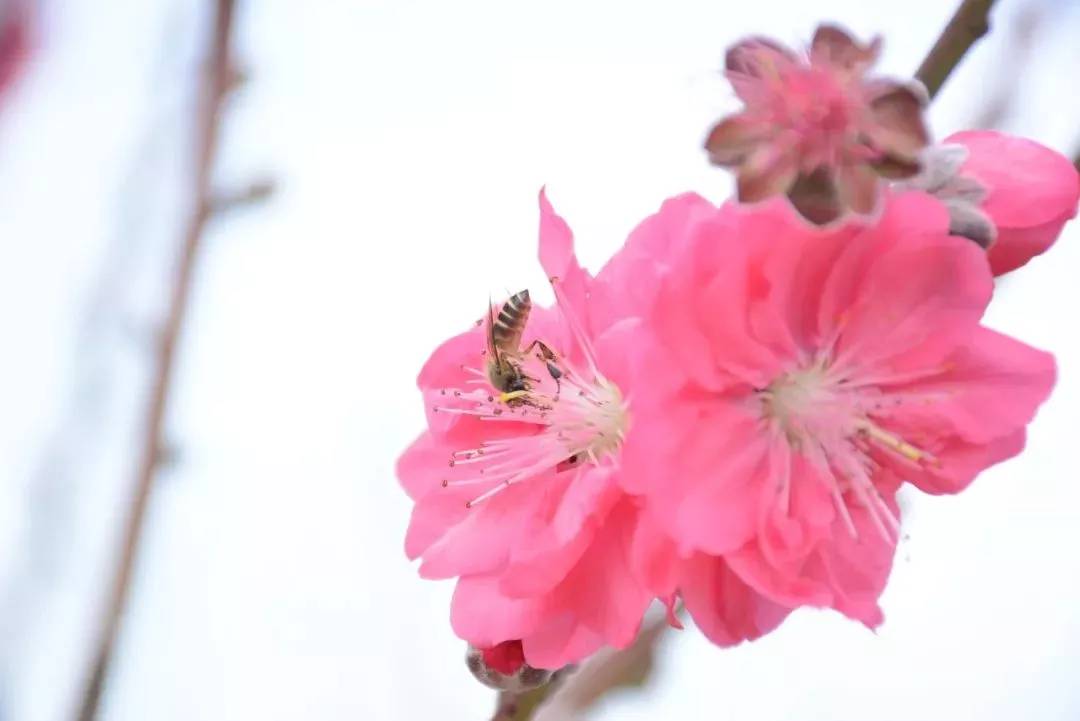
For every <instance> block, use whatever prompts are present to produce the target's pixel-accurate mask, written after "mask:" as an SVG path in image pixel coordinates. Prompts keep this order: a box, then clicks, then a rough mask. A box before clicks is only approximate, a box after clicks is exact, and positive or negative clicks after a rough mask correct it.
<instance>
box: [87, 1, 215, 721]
mask: <svg viewBox="0 0 1080 721" xmlns="http://www.w3.org/2000/svg"><path fill="white" fill-rule="evenodd" d="M234 4H235V2H234V0H215V5H216V9H215V13H214V19H213V26H212V29H211V32H212V40H211V45H210V51H209V57H208V59H207V67H206V69H205V71H204V72H205V75H204V78H203V81H202V82H201V83H200V85H199V92H200V96H199V103H198V107H197V109H196V113H197V115H196V122H197V128H196V133H197V135H196V139H195V153H196V156H195V170H194V177H193V179H192V186H193V201H192V202H193V206H192V210H191V215H190V217H189V219H188V222H187V227H186V229H185V231H184V236H183V245H182V246H181V249H180V257H179V261H178V265H177V269H176V274H175V275H174V277H173V283H172V288H171V289H170V297H169V305H168V310H167V315H166V317H165V322H164V325H163V327H162V328H161V331H160V333H159V336H158V343H157V348H156V357H155V361H156V370H155V374H154V380H153V386H152V390H151V395H150V400H149V403H148V407H147V411H146V419H145V432H144V435H143V443H142V450H141V456H140V460H139V467H138V474H137V476H136V481H135V488H134V491H133V493H134V495H133V496H132V499H131V504H130V506H129V508H128V509H127V518H126V521H125V525H124V532H123V539H122V541H121V547H120V558H119V560H118V561H117V566H116V570H115V572H114V574H113V578H112V581H111V588H110V596H109V600H108V605H107V606H106V607H105V609H104V611H103V618H102V620H101V627H100V629H99V630H98V634H99V635H98V639H97V642H96V646H95V648H94V653H93V656H92V657H91V659H90V663H91V666H90V669H89V673H88V674H87V678H86V686H85V688H84V689H83V695H82V699H81V701H80V705H79V710H78V716H77V717H76V718H77V719H79V721H94V719H95V718H97V715H98V708H99V706H100V705H101V696H102V692H103V691H104V687H105V682H106V679H107V678H108V674H109V668H110V666H111V665H112V661H113V657H114V655H115V647H116V638H117V634H118V633H119V630H120V624H121V621H122V618H123V615H124V609H125V607H126V606H127V598H128V594H129V591H130V587H131V579H132V572H133V569H134V566H135V560H136V557H137V555H138V547H139V539H140V538H141V537H142V530H143V525H144V521H145V518H146V507H147V503H148V501H149V498H150V490H151V488H152V486H153V482H154V476H155V475H156V471H157V468H158V465H159V463H160V459H161V450H162V448H161V447H162V442H161V433H162V427H163V424H164V418H165V409H166V405H167V401H168V396H169V388H170V385H171V381H172V375H173V365H174V359H175V355H176V345H177V340H178V338H179V335H180V329H181V327H182V325H183V320H184V315H185V310H186V308H187V300H188V296H189V293H190V289H191V283H192V277H193V275H194V269H195V260H196V258H197V255H198V250H199V246H200V242H199V241H200V239H201V237H202V233H203V229H204V228H205V227H206V222H207V220H208V219H209V217H210V215H211V214H212V208H211V200H212V198H211V196H210V187H209V186H210V173H211V169H212V165H213V159H214V154H215V151H216V149H217V144H218V135H219V120H220V115H221V107H222V101H223V99H224V97H225V95H226V94H227V92H228V90H229V86H230V76H231V73H230V70H231V67H230V54H229V40H230V36H231V34H232V25H233V8H234Z"/></svg>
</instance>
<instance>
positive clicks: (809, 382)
mask: <svg viewBox="0 0 1080 721" xmlns="http://www.w3.org/2000/svg"><path fill="white" fill-rule="evenodd" d="M890 380H899V379H888V378H885V379H881V378H869V377H867V378H858V377H852V378H847V377H843V376H842V375H841V374H840V373H838V372H837V369H836V368H832V367H830V365H829V364H828V362H827V361H818V362H815V363H812V364H811V365H809V366H807V367H805V368H799V369H796V370H793V371H789V372H787V373H785V374H783V375H781V376H779V377H778V378H776V379H775V380H773V382H772V383H770V384H769V385H768V387H767V388H765V389H764V390H761V391H758V393H757V397H758V400H759V401H760V403H761V417H762V420H763V421H764V422H765V423H766V425H767V426H768V427H769V428H770V429H772V431H773V433H774V434H775V436H776V437H777V438H778V439H779V442H782V443H786V444H787V445H788V446H789V447H790V448H791V450H793V451H795V452H797V453H800V454H802V455H803V456H804V457H805V458H807V459H808V460H809V461H810V462H811V463H812V464H813V465H814V466H815V467H816V468H817V469H818V470H819V471H820V473H821V476H822V477H823V478H825V479H827V482H828V484H829V491H830V492H831V494H832V495H833V498H834V501H835V502H836V505H837V509H838V511H839V513H840V515H841V516H842V517H843V519H844V521H845V524H846V525H847V527H848V530H849V531H850V532H851V533H852V535H857V534H856V531H855V525H854V523H853V521H852V519H851V514H850V513H849V511H848V508H847V505H846V503H845V501H844V496H845V494H846V493H848V492H849V491H850V492H852V493H853V494H854V496H855V498H856V499H857V500H858V501H859V502H860V503H861V504H862V505H864V506H865V507H867V508H868V509H869V511H870V515H871V517H872V518H873V520H874V523H875V525H876V526H877V527H878V530H879V531H880V532H881V533H882V535H883V536H884V537H886V538H890V537H891V536H893V535H895V534H896V533H897V531H898V529H899V522H898V520H897V519H896V517H895V515H894V514H893V512H892V510H891V509H890V508H889V506H888V504H887V503H886V502H885V500H884V499H883V498H882V497H881V494H880V493H879V492H878V490H877V488H876V487H875V485H874V483H873V479H872V476H873V474H874V473H875V472H876V471H877V470H878V469H879V468H880V466H881V463H882V462H883V461H885V460H896V461H899V462H900V463H901V464H906V465H908V466H909V467H911V466H916V467H917V466H921V465H933V464H936V463H937V462H938V461H937V459H936V458H934V456H933V455H932V454H931V453H929V452H927V451H925V450H923V449H921V448H918V447H916V446H914V445H912V444H910V443H908V442H907V441H905V440H904V439H902V438H900V437H899V436H897V435H895V434H893V433H891V432H889V431H888V430H886V429H885V428H883V427H882V425H881V424H882V423H886V422H887V420H888V418H889V416H890V414H891V413H893V412H895V410H896V409H897V408H898V407H899V406H902V405H904V404H906V403H911V402H918V403H925V402H927V401H928V400H932V399H931V398H928V397H927V396H926V395H911V394H903V393H895V392H889V391H887V390H885V389H884V388H883V387H882V384H884V383H887V382H889V381H890ZM788 484H790V478H787V479H784V480H783V482H782V484H781V488H780V502H781V503H782V505H783V506H784V507H785V510H786V508H787V504H788V500H789V498H790V489H789V488H788Z"/></svg>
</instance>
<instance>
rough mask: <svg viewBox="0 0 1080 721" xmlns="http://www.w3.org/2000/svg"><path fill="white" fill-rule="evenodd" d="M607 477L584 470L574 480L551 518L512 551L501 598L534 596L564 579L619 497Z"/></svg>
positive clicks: (597, 470)
mask: <svg viewBox="0 0 1080 721" xmlns="http://www.w3.org/2000/svg"><path fill="white" fill-rule="evenodd" d="M568 473H570V472H568ZM611 475H612V473H611V469H609V468H584V469H581V470H580V471H578V472H577V473H575V474H574V478H573V480H572V481H571V482H570V483H569V484H568V485H567V486H566V492H565V493H563V495H562V497H561V498H560V499H559V503H558V506H557V507H556V509H555V512H554V514H553V515H552V516H550V517H549V516H548V515H547V514H544V516H543V518H542V522H541V523H538V524H537V525H536V527H535V528H533V529H531V531H530V532H529V533H527V534H523V536H522V537H521V538H520V539H518V542H517V544H516V545H515V547H514V548H513V549H512V552H511V556H510V567H509V568H508V569H507V570H506V571H505V573H503V575H502V579H501V581H500V585H499V587H500V589H501V590H502V592H503V593H505V594H507V595H508V596H517V597H522V596H537V595H540V594H543V593H547V592H549V591H551V590H552V589H553V588H554V587H555V586H556V585H558V584H559V583H561V582H562V581H563V580H564V579H565V578H566V576H567V575H568V574H569V572H570V570H571V569H572V568H573V566H574V564H576V563H577V562H578V560H579V559H580V558H581V555H582V554H583V553H584V552H585V551H586V549H587V548H588V546H589V544H590V543H592V541H593V539H594V537H595V534H596V531H597V529H598V528H599V527H600V526H601V525H602V524H603V523H604V522H605V520H606V519H607V516H608V513H609V512H610V510H611V508H612V507H613V506H614V505H615V503H616V502H618V500H619V499H620V498H621V497H622V493H621V492H620V491H619V488H618V486H616V485H615V483H614V481H613V480H612V478H611Z"/></svg>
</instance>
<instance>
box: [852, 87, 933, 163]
mask: <svg viewBox="0 0 1080 721" xmlns="http://www.w3.org/2000/svg"><path fill="white" fill-rule="evenodd" d="M870 108H871V112H872V113H873V121H872V123H873V124H872V125H871V126H870V127H868V128H867V130H866V132H867V135H869V137H870V139H871V140H872V141H873V144H874V147H875V148H876V149H878V150H879V151H882V152H884V153H886V154H887V155H896V156H900V157H901V158H907V159H915V158H916V156H917V155H918V153H919V151H920V150H922V149H923V148H925V147H926V145H927V144H928V143H929V142H930V132H929V131H928V130H927V129H926V125H925V124H924V123H923V103H922V98H920V97H919V95H918V94H917V93H916V92H915V91H913V90H912V88H911V87H909V86H907V85H901V84H899V83H896V84H894V85H893V86H892V87H891V88H887V89H885V90H884V92H880V93H879V94H878V95H877V96H876V97H875V98H874V99H873V100H871V101H870Z"/></svg>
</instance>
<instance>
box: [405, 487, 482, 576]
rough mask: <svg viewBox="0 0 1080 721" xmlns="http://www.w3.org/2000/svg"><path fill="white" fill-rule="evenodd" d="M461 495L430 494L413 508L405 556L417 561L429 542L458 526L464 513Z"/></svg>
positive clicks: (466, 512)
mask: <svg viewBox="0 0 1080 721" xmlns="http://www.w3.org/2000/svg"><path fill="white" fill-rule="evenodd" d="M466 500H467V499H463V498H462V497H461V494H454V493H448V494H441V493H432V494H429V495H428V496H426V497H425V498H424V500H423V501H421V502H418V503H417V504H416V505H415V506H413V510H412V515H411V516H410V518H409V530H408V532H407V533H406V534H405V555H406V556H408V557H409V560H414V559H416V558H419V557H420V555H421V554H423V553H424V552H425V551H426V550H427V549H428V548H430V547H431V545H432V544H433V543H435V542H436V541H438V540H439V539H440V538H442V537H443V535H445V534H446V533H447V531H449V530H450V529H451V528H453V527H454V526H456V525H457V524H458V523H460V522H461V521H462V520H463V519H464V518H465V516H466V515H467V514H468V509H467V508H465V501H466Z"/></svg>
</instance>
